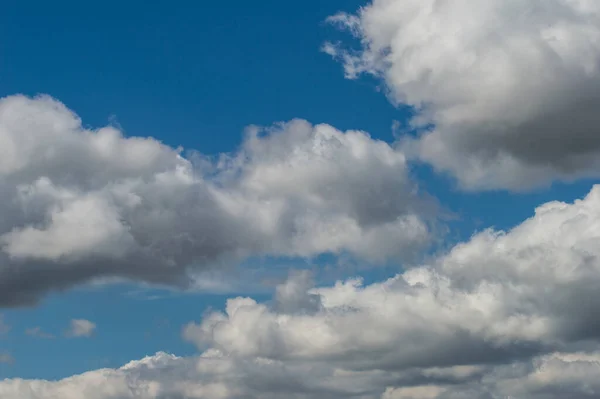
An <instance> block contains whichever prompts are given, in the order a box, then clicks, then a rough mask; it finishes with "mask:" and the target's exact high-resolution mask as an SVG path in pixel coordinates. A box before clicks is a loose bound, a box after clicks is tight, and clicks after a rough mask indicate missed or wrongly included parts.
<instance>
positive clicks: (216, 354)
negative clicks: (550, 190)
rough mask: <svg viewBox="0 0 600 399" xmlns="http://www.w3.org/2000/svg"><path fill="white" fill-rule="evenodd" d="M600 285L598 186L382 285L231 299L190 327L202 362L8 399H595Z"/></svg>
mask: <svg viewBox="0 0 600 399" xmlns="http://www.w3.org/2000/svg"><path fill="white" fill-rule="evenodd" d="M599 276H600V186H595V187H593V188H592V190H591V191H590V192H589V194H588V195H587V196H586V197H585V198H583V199H581V200H577V201H575V202H574V203H570V204H568V203H561V202H549V203H546V204H543V205H541V206H539V207H538V208H536V210H535V214H534V215H533V216H532V217H531V218H529V219H527V220H525V221H524V222H523V223H521V224H520V225H518V226H516V227H515V228H513V229H512V230H510V231H494V230H485V231H482V232H480V233H478V234H476V235H474V236H473V237H472V238H471V239H470V240H468V241H466V242H463V243H460V244H458V245H456V246H455V247H454V248H452V249H451V250H449V251H448V252H447V253H445V254H442V255H440V256H438V257H436V258H434V259H432V260H431V261H430V262H429V263H427V264H424V265H421V266H418V267H415V268H412V269H409V270H406V271H404V272H402V273H401V274H398V275H397V276H395V277H393V278H390V279H388V280H386V281H383V282H378V283H372V284H370V285H364V284H363V283H362V282H361V281H360V280H346V281H339V282H337V283H336V284H334V285H333V286H329V287H315V286H314V284H313V282H312V281H311V278H310V275H309V274H308V273H307V272H297V273H292V274H291V276H290V279H289V280H288V281H287V282H285V283H284V284H282V285H280V286H278V287H277V288H276V290H275V295H274V298H273V300H272V301H270V302H266V303H259V302H257V301H255V300H254V299H252V298H242V297H239V298H231V299H229V300H228V302H227V305H226V309H225V311H224V312H213V313H210V314H207V315H206V316H204V317H203V319H202V320H201V321H200V322H199V323H190V324H188V325H187V326H185V328H184V330H183V336H184V338H185V339H187V340H188V341H190V342H192V343H194V344H196V345H197V346H198V348H199V349H200V350H203V351H204V352H203V353H202V354H201V355H200V356H197V357H189V358H177V357H174V356H170V355H166V354H162V353H159V354H157V355H156V356H153V357H148V358H146V359H143V360H141V361H134V362H131V363H130V364H128V365H126V366H124V367H122V368H120V369H116V370H96V371H92V372H90V373H86V374H82V375H80V376H74V377H71V378H68V379H64V380H61V381H57V382H49V381H31V380H14V379H13V380H5V381H4V382H1V383H0V396H2V394H4V395H5V396H8V397H14V398H16V399H39V398H46V397H53V396H60V397H69V395H71V396H78V395H79V396H81V395H83V394H85V396H86V397H89V398H92V399H109V398H110V399H123V398H140V399H167V398H204V397H210V398H223V399H225V398H227V399H242V398H243V399H246V398H267V399H269V398H288V397H291V398H301V399H317V398H318V399H321V398H332V399H337V398H348V397H354V398H361V399H434V398H435V399H456V398H490V399H499V398H506V397H515V398H532V399H561V398H565V397H568V398H576V399H579V398H592V397H597V396H598V395H599V394H600V384H599V383H598V379H597V375H598V370H599V367H600V366H599V365H600V354H599V353H598V350H597V348H598V343H599V342H600V336H599V335H598V331H599V330H598V328H597V326H598V322H599V319H598V314H597V313H598V312H596V311H595V310H596V309H598V307H599V305H600V296H599V295H598V292H600V289H599V288H600V277H599ZM206 348H208V349H206Z"/></svg>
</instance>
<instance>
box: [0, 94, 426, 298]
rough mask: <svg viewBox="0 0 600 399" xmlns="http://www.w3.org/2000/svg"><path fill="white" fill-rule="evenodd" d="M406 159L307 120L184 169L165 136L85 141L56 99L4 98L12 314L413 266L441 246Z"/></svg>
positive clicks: (4, 254)
mask: <svg viewBox="0 0 600 399" xmlns="http://www.w3.org/2000/svg"><path fill="white" fill-rule="evenodd" d="M420 197H421V196H420V194H419V193H418V192H417V187H416V186H415V185H414V184H413V183H412V182H411V180H410V178H409V174H408V169H407V165H406V160H405V157H404V155H403V154H402V153H401V152H399V151H396V150H394V149H392V148H391V147H390V146H389V145H387V144H386V143H384V142H381V141H377V140H373V139H371V138H370V137H369V136H368V134H366V133H364V132H359V131H348V132H341V131H339V130H336V129H335V128H333V127H331V126H328V125H316V126H313V125H311V124H309V123H308V122H306V121H302V120H294V121H291V122H289V123H282V124H278V125H275V126H273V127H271V128H267V129H259V128H250V129H249V130H248V132H247V134H246V137H245V139H244V141H243V143H242V145H241V147H240V149H239V150H238V151H237V152H236V153H233V154H221V155H220V156H219V157H217V158H216V160H214V161H213V160H209V159H208V158H207V157H206V156H203V155H201V154H194V155H193V156H192V157H190V158H184V157H183V156H182V155H181V151H180V150H179V149H174V148H171V147H168V146H166V145H163V144H161V143H160V142H158V141H156V140H154V139H152V138H142V137H125V136H124V135H123V134H122V133H121V132H120V131H119V130H117V129H116V128H114V127H105V128H101V129H98V130H88V129H84V128H83V127H82V125H81V121H80V120H79V118H78V117H77V116H76V115H75V114H73V113H72V112H71V111H70V110H68V109H67V108H66V107H65V106H64V105H63V104H61V103H60V102H58V101H56V100H54V99H52V98H50V97H45V96H42V97H37V98H33V99H32V98H27V97H23V96H12V97H6V98H4V99H1V100H0V200H1V201H0V204H1V205H0V212H1V213H2V214H3V215H5V217H4V218H2V220H0V306H11V305H16V304H23V303H31V302H32V301H35V300H36V299H37V298H39V297H40V296H41V295H43V294H44V292H46V291H48V290H52V289H59V288H65V287H68V286H71V285H73V284H77V283H80V282H84V281H89V280H91V279H98V278H109V277H119V278H125V279H133V280H137V281H144V282H148V283H159V284H170V285H178V286H181V285H186V284H189V283H190V276H189V272H190V270H193V269H196V271H197V270H205V269H206V268H207V267H208V266H210V265H214V264H216V263H219V262H221V261H227V260H239V259H240V258H242V257H247V256H255V255H256V256H261V255H274V256H314V255H317V254H320V253H327V252H330V253H342V252H347V253H351V254H353V255H355V256H358V257H361V258H364V259H367V260H370V261H382V260H385V259H389V258H396V259H409V258H410V257H411V256H413V255H415V254H416V253H418V251H419V250H420V249H422V248H423V247H424V246H425V245H427V244H428V242H429V240H430V237H431V235H432V231H431V229H430V227H429V226H428V225H429V223H430V221H431V220H432V219H431V218H429V216H430V215H432V213H433V212H434V209H433V207H430V206H428V205H423V204H424V203H425V201H422V200H421V198H420Z"/></svg>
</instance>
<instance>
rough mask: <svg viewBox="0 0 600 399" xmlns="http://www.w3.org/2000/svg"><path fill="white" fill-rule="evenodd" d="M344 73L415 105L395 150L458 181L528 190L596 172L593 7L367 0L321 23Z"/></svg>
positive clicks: (599, 28) (586, 0)
mask: <svg viewBox="0 0 600 399" xmlns="http://www.w3.org/2000/svg"><path fill="white" fill-rule="evenodd" d="M329 20H330V21H331V22H333V23H335V24H338V25H339V26H342V27H344V28H346V29H348V30H350V31H351V32H352V34H354V35H355V36H356V37H357V38H359V39H360V42H361V44H360V48H359V49H358V50H355V51H353V50H347V49H345V48H344V47H343V46H340V45H337V44H331V43H328V44H326V45H325V48H324V49H325V51H326V52H328V53H330V54H332V55H333V56H334V57H336V58H338V59H340V60H341V61H342V62H343V64H344V66H345V70H346V75H347V76H348V77H350V78H354V77H356V76H358V75H360V74H363V73H367V74H372V75H375V76H377V77H380V78H381V79H383V81H384V82H385V85H386V87H387V89H388V93H389V97H390V99H391V100H392V101H393V102H394V103H402V104H407V105H410V106H412V107H414V108H415V109H416V111H417V113H418V116H417V117H416V118H415V119H413V121H412V123H413V125H414V127H418V126H421V127H423V126H433V127H432V128H428V129H426V131H424V132H423V133H422V134H421V135H420V136H419V137H418V138H417V139H414V140H406V141H405V142H403V147H404V149H405V150H407V151H408V152H409V153H410V154H412V156H414V157H416V158H418V159H420V160H422V161H425V162H428V163H430V164H431V165H433V166H434V167H435V168H436V169H437V170H438V171H443V172H448V173H450V174H451V175H453V176H455V177H456V178H457V179H458V181H459V183H460V184H461V186H462V187H463V188H466V189H497V188H508V189H516V190H521V189H528V188H531V187H535V186H540V185H545V184H548V183H550V182H551V181H553V180H555V179H561V180H572V179H576V178H579V177H584V176H594V177H597V176H600V163H599V161H598V160H599V159H600V114H599V113H598V112H597V109H598V108H600V94H599V93H600V3H599V2H597V1H592V0H549V1H546V0H536V1H505V0H493V1H492V0H490V1H478V0H465V1H437V0H425V1H423V0H408V1H406V0H372V1H371V2H370V3H369V4H368V5H366V6H365V7H363V8H361V9H360V10H359V12H358V13H357V14H343V13H341V14H338V15H335V16H333V17H331V18H330V19H329Z"/></svg>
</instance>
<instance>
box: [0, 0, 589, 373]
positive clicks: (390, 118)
mask: <svg viewBox="0 0 600 399" xmlns="http://www.w3.org/2000/svg"><path fill="white" fill-rule="evenodd" d="M361 5H364V1H355V0H344V1H341V0H330V1H327V2H324V1H317V0H307V1H302V2H297V3H293V4H292V3H291V2H285V1H273V0H265V1H261V2H248V1H239V0H232V1H228V2H210V3H207V2H184V3H179V4H175V3H174V2H166V1H156V2H151V3H148V2H141V1H137V0H136V1H127V2H117V1H113V0H108V1H104V2H95V3H90V2H80V1H78V2H75V1H63V2H59V3H56V2H46V1H38V0H33V1H28V2H18V1H9V2H8V3H7V4H4V5H3V10H2V13H1V14H0V37H1V38H2V40H1V43H0V96H1V97H4V96H7V95H12V94H17V93H23V94H26V95H35V94H38V93H46V94H49V95H51V96H52V97H54V98H57V99H59V100H60V101H62V102H63V103H64V104H66V105H67V106H68V107H69V108H70V109H72V110H74V111H75V112H77V114H78V115H79V116H80V117H81V118H82V120H83V122H84V124H85V125H86V126H90V127H93V128H97V127H101V126H104V125H106V124H108V123H116V124H118V125H119V126H120V127H122V129H123V130H124V132H125V133H126V134H127V135H128V136H144V137H146V136H152V137H155V138H157V139H159V140H161V141H162V142H164V143H166V144H168V145H170V146H172V147H177V146H183V147H184V148H186V149H193V150H198V151H200V152H202V153H204V154H218V153H221V152H232V151H235V150H236V148H237V147H238V146H239V145H240V142H241V139H242V135H243V132H244V129H245V127H246V126H248V125H253V124H256V125H270V124H272V123H273V122H277V121H288V120H290V119H293V118H304V119H307V120H308V121H310V122H312V123H328V124H331V125H333V126H335V127H336V128H338V129H340V130H347V129H359V130H364V131H367V132H369V133H370V134H371V136H372V137H373V138H377V139H381V140H384V141H386V142H389V143H392V142H393V141H394V135H393V131H392V125H393V122H394V121H395V120H399V121H405V120H406V119H407V117H408V114H407V112H406V110H405V109H402V108H398V107H394V106H393V105H392V104H391V103H390V102H389V101H388V99H387V98H386V96H385V95H384V94H383V93H382V90H385V89H382V83H381V82H380V81H378V80H376V79H371V78H369V77H361V78H359V79H358V80H348V79H344V76H343V71H342V67H341V65H340V64H339V63H338V62H335V61H334V60H332V58H331V57H330V56H329V55H327V54H324V53H323V52H321V51H320V48H321V46H322V45H323V43H324V42H325V41H328V40H329V41H332V40H333V41H336V40H349V36H348V35H346V34H344V33H340V32H339V31H338V30H336V29H335V28H334V27H332V26H330V25H327V24H325V23H324V20H325V19H326V17H327V16H329V15H332V14H335V13H336V12H338V11H347V12H354V11H355V10H356V9H358V8H359V7H360V6H361ZM412 171H413V173H414V175H415V176H416V178H417V180H418V181H419V184H420V186H422V187H423V188H425V189H426V191H427V192H429V193H430V194H432V195H433V196H435V197H436V198H437V200H438V201H439V203H440V204H442V205H443V206H444V207H445V208H446V209H448V210H449V211H450V212H453V213H455V214H456V215H457V216H458V218H457V219H456V220H452V221H449V222H448V226H449V233H448V236H447V240H446V245H450V244H452V243H454V242H456V241H458V240H459V239H466V238H468V237H469V236H470V235H471V234H472V233H473V231H475V230H481V229H483V228H485V227H490V226H495V227H497V228H500V229H506V228H510V227H512V226H514V225H516V224H518V223H519V222H521V221H522V220H524V219H526V218H528V217H530V216H532V215H533V208H534V207H535V206H537V205H539V204H541V203H544V202H546V201H550V200H562V201H569V202H570V201H573V200H574V199H576V198H580V197H582V196H584V195H585V194H586V193H587V192H588V191H589V189H590V186H591V181H590V180H579V181H577V182H575V183H554V185H553V186H552V187H550V188H543V189H535V190H532V191H529V192H526V193H521V194H515V193H512V192H510V191H506V190H498V191H484V192H471V193H469V192H464V191H460V190H459V189H457V185H456V183H455V181H454V180H452V179H451V178H449V177H447V175H445V174H437V173H434V172H433V171H432V169H431V167H430V166H425V165H419V164H415V165H414V166H413V167H412ZM329 260H330V261H332V262H335V259H329ZM318 262H319V260H318V259H317V260H314V259H313V260H302V259H276V258H275V259H267V260H252V259H251V260H249V261H247V264H248V265H259V266H260V267H261V271H262V273H264V274H265V275H269V270H271V269H276V268H277V270H281V267H282V266H281V265H282V264H283V265H292V266H296V267H310V265H311V264H314V263H318ZM307 265H308V266H307ZM400 268H401V267H400V266H399V265H397V264H392V265H388V266H387V267H385V268H382V269H377V270H374V271H373V270H368V269H366V270H364V269H363V270H356V271H354V272H353V273H356V274H361V275H363V276H364V277H365V278H366V280H367V281H370V280H377V279H379V278H382V277H384V276H391V275H393V274H394V273H395V272H397V271H399V270H400ZM277 276H278V277H280V276H281V273H280V274H279V275H277ZM345 277H351V275H350V276H345ZM323 279H324V280H326V279H327V277H326V276H324V277H323ZM243 287H244V285H243V284H242V288H239V287H238V289H237V290H236V292H234V293H233V294H240V295H244V294H248V292H245V290H244V288H243ZM246 288H248V287H246ZM270 289H271V288H270V287H269V286H267V287H265V289H264V292H260V293H258V294H257V293H256V292H251V293H252V294H253V295H254V297H256V298H263V299H264V298H268V297H270ZM136 290H139V287H138V286H135V285H132V284H126V285H123V284H121V285H109V286H102V287H89V286H83V287H81V286H80V287H77V288H75V289H69V290H66V291H65V292H57V293H53V294H51V295H49V296H48V297H46V298H44V299H43V300H42V302H41V303H40V304H39V305H37V306H34V307H23V308H12V309H7V310H5V311H4V312H3V313H4V322H5V323H6V324H8V325H10V326H11V329H10V331H9V332H8V333H7V334H6V335H5V336H4V337H3V338H0V349H4V350H7V351H9V352H10V353H11V354H12V356H13V357H14V359H15V362H14V364H11V365H8V364H2V363H0V379H1V378H11V377H22V378H43V379H58V378H63V377H67V376H69V375H73V374H76V373H80V372H83V371H86V370H90V369H96V368H101V367H118V366H120V365H122V364H124V363H126V362H128V361H129V360H131V359H138V358H141V357H143V356H145V355H149V354H153V353H155V352H157V351H159V350H162V351H167V352H172V353H175V354H178V355H190V354H193V353H195V352H197V350H196V349H195V348H194V347H193V346H192V345H190V344H189V343H186V342H184V341H183V340H182V338H181V329H182V326H183V325H185V324H186V323H188V322H190V321H198V320H199V319H200V318H201V317H202V315H203V314H204V312H205V311H206V309H207V308H208V307H213V308H216V309H220V308H222V307H223V306H224V304H225V301H226V299H227V298H229V297H231V296H232V294H231V293H223V294H219V293H217V294H215V293H202V292H200V293H180V292H171V291H167V290H150V291H144V292H142V293H138V294H137V295H136V294H135V292H136ZM248 290H249V291H252V288H249V289H248ZM153 295H157V297H156V298H155V297H153ZM74 318H81V319H89V320H92V321H93V322H94V323H96V325H97V331H96V333H95V335H94V336H92V337H91V338H79V339H74V338H68V337H64V336H63V332H64V331H65V330H66V329H67V328H68V325H69V321H70V320H71V319H74ZM38 326H39V327H41V329H42V330H43V331H46V332H47V333H50V334H53V335H55V336H56V337H55V338H54V339H41V338H39V337H33V336H29V335H27V334H25V330H26V329H28V328H33V327H38Z"/></svg>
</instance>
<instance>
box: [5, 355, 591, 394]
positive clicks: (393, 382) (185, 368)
mask: <svg viewBox="0 0 600 399" xmlns="http://www.w3.org/2000/svg"><path fill="white" fill-rule="evenodd" d="M599 360H600V355H598V354H577V353H575V354H563V353H553V354H550V355H546V356H540V357H536V358H534V359H532V360H530V361H523V362H516V363H514V364H512V365H510V366H505V365H499V366H493V367H489V368H483V367H447V368H426V369H418V370H410V371H403V372H400V371H395V372H393V371H382V370H366V371H351V370H344V369H342V368H337V367H333V366H331V365H326V364H320V363H311V362H302V361H286V362H282V361H276V360H269V359H264V358H252V359H248V358H245V359H240V358H234V357H231V356H225V355H223V354H222V353H219V352H218V351H214V350H210V351H207V352H205V353H204V354H202V355H201V356H198V357H194V358H180V357H176V356H173V355H169V354H166V353H157V354H156V355H154V356H149V357H146V358H144V359H142V360H139V361H132V362H131V363H129V364H127V365H125V366H123V367H121V368H119V369H101V370H96V371H91V372H88V373H85V374H81V375H77V376H73V377H70V378H66V379H63V380H60V381H45V380H22V379H9V380H4V381H2V382H0V396H2V397H10V398H15V399H48V398H65V399H71V398H73V399H75V398H79V397H81V396H82V395H84V396H85V397H86V398H90V399H184V398H186V399H203V398H211V399H213V398H214V399H259V398H265V399H280V398H298V399H342V398H344V399H345V398H349V397H352V398H358V399H459V398H467V397H468V398H504V397H518V398H532V399H561V398H565V397H569V398H574V399H583V398H592V397H596V396H597V394H598V392H599V391H600V384H598V381H597V373H598V367H599V366H598V364H599V363H598V362H599Z"/></svg>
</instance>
